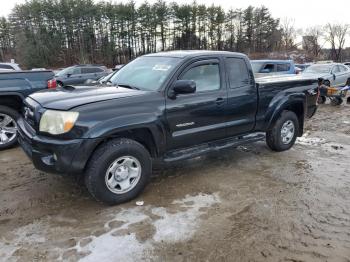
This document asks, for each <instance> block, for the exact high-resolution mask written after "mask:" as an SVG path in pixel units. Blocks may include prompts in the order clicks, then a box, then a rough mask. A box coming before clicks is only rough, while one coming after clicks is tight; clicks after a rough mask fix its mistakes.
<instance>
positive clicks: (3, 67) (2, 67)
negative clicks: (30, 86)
mask: <svg viewBox="0 0 350 262" xmlns="http://www.w3.org/2000/svg"><path fill="white" fill-rule="evenodd" d="M21 70H22V69H21V68H20V67H19V65H18V64H15V63H0V72H1V71H21Z"/></svg>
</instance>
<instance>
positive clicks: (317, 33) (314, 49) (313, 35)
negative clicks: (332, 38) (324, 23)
mask: <svg viewBox="0 0 350 262" xmlns="http://www.w3.org/2000/svg"><path fill="white" fill-rule="evenodd" d="M323 38H324V33H323V30H322V27H321V26H312V27H309V28H307V29H306V34H305V35H304V36H303V49H304V50H305V51H308V52H311V54H312V56H313V58H318V57H319V56H320V54H321V51H322V48H323V46H324V44H325V43H326V41H325V40H322V39H323Z"/></svg>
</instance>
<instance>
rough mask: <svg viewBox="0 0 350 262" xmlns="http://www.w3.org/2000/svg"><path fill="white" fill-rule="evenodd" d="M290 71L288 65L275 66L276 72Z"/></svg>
mask: <svg viewBox="0 0 350 262" xmlns="http://www.w3.org/2000/svg"><path fill="white" fill-rule="evenodd" d="M289 70H290V64H277V72H286V71H289Z"/></svg>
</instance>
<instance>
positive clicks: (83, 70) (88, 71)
mask: <svg viewBox="0 0 350 262" xmlns="http://www.w3.org/2000/svg"><path fill="white" fill-rule="evenodd" d="M102 71H103V70H102V69H101V68H98V67H82V68H81V73H82V74H93V73H98V72H102Z"/></svg>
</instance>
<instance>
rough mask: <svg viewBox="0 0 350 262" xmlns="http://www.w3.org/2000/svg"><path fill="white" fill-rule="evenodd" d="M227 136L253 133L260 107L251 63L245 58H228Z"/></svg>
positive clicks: (226, 63)
mask: <svg viewBox="0 0 350 262" xmlns="http://www.w3.org/2000/svg"><path fill="white" fill-rule="evenodd" d="M225 68H226V81H227V83H228V89H227V93H228V95H227V111H226V112H227V136H235V135H239V134H244V133H248V132H250V131H252V130H253V129H254V127H255V117H256V111H257V106H258V95H257V88H256V85H255V80H254V74H253V71H252V69H251V67H250V66H249V61H247V60H246V59H245V58H243V57H235V56H232V57H230V56H226V58H225Z"/></svg>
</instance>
